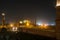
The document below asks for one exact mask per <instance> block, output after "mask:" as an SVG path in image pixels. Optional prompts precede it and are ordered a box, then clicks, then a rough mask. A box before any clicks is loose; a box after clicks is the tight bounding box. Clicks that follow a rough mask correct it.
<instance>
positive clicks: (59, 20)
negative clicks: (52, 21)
mask: <svg viewBox="0 0 60 40" xmlns="http://www.w3.org/2000/svg"><path fill="white" fill-rule="evenodd" d="M56 38H57V39H58V40H60V0H57V2H56Z"/></svg>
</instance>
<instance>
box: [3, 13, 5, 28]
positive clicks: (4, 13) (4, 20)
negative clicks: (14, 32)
mask: <svg viewBox="0 0 60 40" xmlns="http://www.w3.org/2000/svg"><path fill="white" fill-rule="evenodd" d="M4 25H5V13H2V26H3V27H4Z"/></svg>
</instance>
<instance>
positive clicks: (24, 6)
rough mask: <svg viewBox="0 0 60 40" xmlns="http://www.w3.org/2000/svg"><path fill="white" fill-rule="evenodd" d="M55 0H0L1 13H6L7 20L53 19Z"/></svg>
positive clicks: (50, 20)
mask: <svg viewBox="0 0 60 40" xmlns="http://www.w3.org/2000/svg"><path fill="white" fill-rule="evenodd" d="M54 6H55V0H28V1H27V0H22V1H20V0H10V1H9V0H5V1H4V0H0V21H1V20H2V18H1V13H3V12H4V13H5V14H6V20H7V21H17V20H20V19H24V18H25V19H31V20H34V19H37V20H46V21H47V22H54V21H55V16H56V14H55V7H54Z"/></svg>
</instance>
